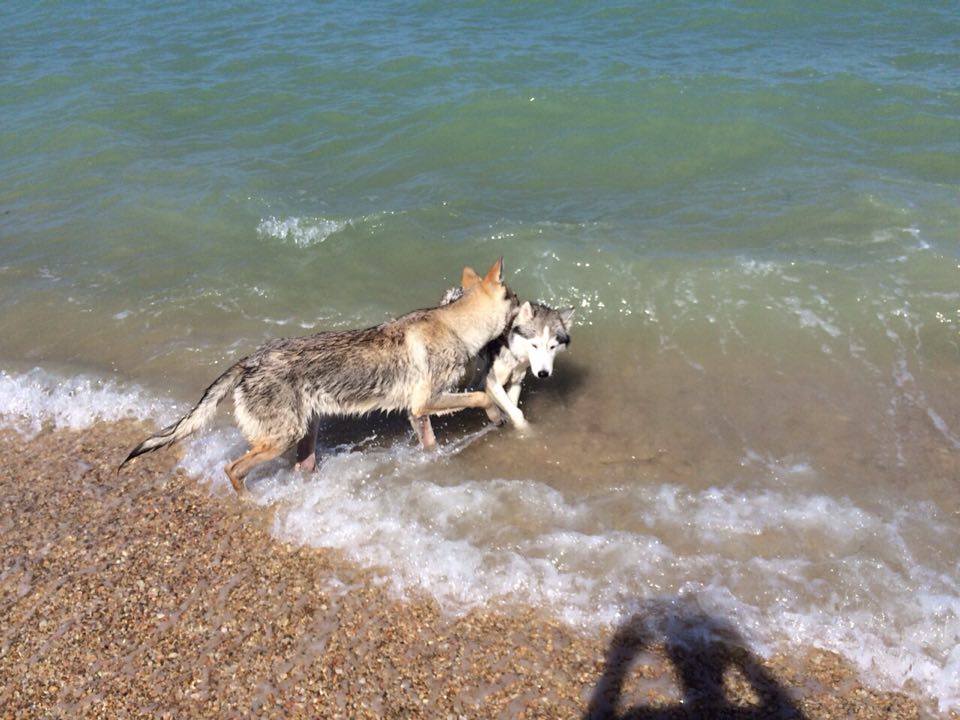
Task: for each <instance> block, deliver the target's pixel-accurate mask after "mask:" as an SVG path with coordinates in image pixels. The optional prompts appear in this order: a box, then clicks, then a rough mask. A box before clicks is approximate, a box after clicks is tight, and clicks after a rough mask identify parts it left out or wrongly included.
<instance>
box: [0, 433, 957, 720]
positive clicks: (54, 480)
mask: <svg viewBox="0 0 960 720" xmlns="http://www.w3.org/2000/svg"><path fill="white" fill-rule="evenodd" d="M144 429H145V426H143V425H140V424H137V423H133V422H122V423H113V424H104V423H101V424H98V425H96V426H94V427H93V428H91V429H89V430H86V431H83V432H72V431H66V430H51V431H50V432H47V433H45V434H41V435H39V436H37V437H36V438H33V439H25V438H24V437H22V436H19V435H17V434H16V433H14V432H13V431H4V432H3V434H2V435H0V468H2V469H0V528H2V533H0V543H2V558H3V566H2V572H0V618H2V629H0V708H2V715H3V717H5V718H40V717H44V718H52V717H63V718H68V717H110V718H121V717H144V716H151V717H171V718H180V717H241V716H257V717H330V718H333V717H344V718H361V717H430V718H463V717H465V718H486V717H490V718H493V717H528V718H581V717H596V718H600V717H611V718H612V717H629V718H672V717H730V718H760V717H776V718H791V717H797V718H799V717H805V718H810V720H814V719H815V718H848V717H856V718H916V717H926V716H927V714H926V712H925V711H924V709H923V708H921V707H920V706H919V705H918V704H917V703H916V702H915V701H913V700H911V699H909V698H907V697H906V696H904V695H903V694H900V693H896V692H884V691H882V690H877V689H871V688H869V687H868V686H866V685H865V684H863V683H862V682H861V680H860V679H859V678H858V677H857V675H856V673H855V672H854V671H853V670H852V669H851V668H850V667H849V666H848V665H847V664H846V663H845V662H844V661H843V659H842V658H841V657H839V656H837V655H835V654H831V653H826V652H823V651H818V650H815V649H812V648H806V647H796V648H790V649H789V651H788V652H784V653H782V654H779V655H776V656H774V657H773V658H770V659H766V660H763V659H760V658H758V657H756V656H755V655H753V654H752V653H751V652H750V651H749V650H748V649H746V648H742V647H739V646H738V641H737V638H736V630H735V628H729V627H725V626H724V622H723V619H722V618H705V617H703V616H697V617H689V618H685V617H684V616H683V613H684V612H687V611H688V610H689V608H687V609H684V606H683V605H682V604H666V605H661V606H660V607H657V608H652V607H651V608H648V609H647V610H645V611H641V612H639V613H638V615H637V616H636V617H635V618H633V619H632V620H631V621H630V622H628V623H626V624H624V625H622V626H620V627H619V628H608V629H605V630H603V631H601V632H595V633H591V634H589V635H585V634H583V633H581V632H578V631H577V630H575V629H571V628H570V627H567V626H564V625H562V624H560V623H558V622H557V621H556V620H551V619H550V618H547V617H545V616H544V615H542V614H539V613H538V612H537V610H536V609H535V608H504V607H500V608H498V609H495V610H491V611H473V612H471V613H469V614H467V615H465V616H462V617H449V616H445V615H444V614H443V613H441V612H440V610H439V609H438V608H437V607H436V605H435V604H434V603H432V602H431V601H430V600H429V599H426V598H418V597H407V598H404V599H402V600H399V599H396V598H393V597H391V596H390V594H389V593H388V592H387V590H386V589H385V588H384V586H383V583H382V582H379V581H378V580H377V577H378V576H377V574H376V573H375V572H372V571H369V570H359V569H357V568H354V567H351V566H350V564H349V563H348V562H346V561H345V560H344V559H343V558H342V557H339V556H338V554H337V553H335V552H332V551H323V550H315V549H309V548H303V547H292V546H286V545H284V544H282V543H279V542H277V541H276V540H275V539H273V538H271V536H270V535H269V533H268V532H267V530H266V529H267V528H268V527H269V523H270V520H271V518H270V516H269V510H266V511H265V510H263V509H261V508H256V507H252V506H250V505H248V504H246V503H243V502H241V501H239V500H237V499H236V498H234V497H230V496H222V497H221V496H215V495H214V494H211V492H210V491H209V489H208V488H207V487H205V486H204V485H203V484H202V483H200V482H199V481H197V480H195V479H193V478H190V477H188V476H186V475H185V474H184V473H183V471H182V470H179V469H175V468H174V465H175V455H174V454H173V453H160V454H157V455H155V456H152V457H151V456H147V457H144V458H142V459H141V460H140V461H138V462H137V463H135V464H134V466H133V467H132V468H131V469H130V470H129V471H128V472H125V473H124V474H123V475H122V476H119V477H118V476H117V475H116V474H115V466H116V461H117V459H118V458H120V457H123V454H124V451H125V449H126V448H128V447H129V446H131V445H132V444H133V442H134V441H135V440H136V439H137V438H138V437H139V436H140V435H141V434H142V433H143V431H144ZM645 613H646V614H647V615H653V614H657V613H659V614H660V616H661V620H663V619H666V620H667V622H666V625H665V626H666V627H669V628H673V630H672V631H671V632H670V633H668V634H667V635H666V636H657V635H655V634H652V633H651V632H650V631H649V628H650V627H652V626H651V624H650V623H649V622H647V620H648V618H647V617H645ZM671 614H673V617H671ZM661 625H663V623H661ZM694 625H696V626H697V627H699V628H703V627H704V626H705V625H707V626H709V627H711V628H712V629H714V630H715V634H714V640H715V641H708V640H706V639H704V637H703V635H697V634H685V631H684V627H692V626H694ZM716 638H720V639H719V640H716ZM951 717H957V715H956V714H953V715H951Z"/></svg>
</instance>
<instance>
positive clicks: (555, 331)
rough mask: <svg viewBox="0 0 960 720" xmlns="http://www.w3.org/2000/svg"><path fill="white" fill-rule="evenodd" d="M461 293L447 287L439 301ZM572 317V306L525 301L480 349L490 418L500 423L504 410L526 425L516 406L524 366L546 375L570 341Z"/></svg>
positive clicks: (522, 427)
mask: <svg viewBox="0 0 960 720" xmlns="http://www.w3.org/2000/svg"><path fill="white" fill-rule="evenodd" d="M462 294H463V290H462V289H461V288H450V289H449V290H447V292H446V293H445V294H444V296H443V300H442V301H441V303H442V304H447V303H451V302H454V301H456V300H457V299H458V298H459V297H461V295H462ZM572 317H573V308H572V307H568V308H563V309H561V310H555V309H554V308H552V307H549V306H547V305H541V304H540V303H531V302H529V301H527V302H525V303H523V304H522V305H520V307H519V308H517V309H516V310H515V311H514V312H513V313H512V315H511V319H510V321H509V323H508V325H507V328H506V330H504V332H503V334H502V335H500V337H498V338H496V339H495V340H492V341H491V342H490V343H489V344H487V346H486V347H484V348H483V350H481V351H480V362H479V365H480V373H481V375H482V376H483V388H484V390H485V391H486V393H487V395H488V396H489V397H490V399H491V400H492V401H493V403H494V404H493V406H491V407H488V408H485V409H486V411H487V417H489V418H490V420H492V421H493V422H495V423H500V422H502V419H503V413H506V415H507V417H508V418H510V422H511V423H513V425H514V427H516V428H517V429H519V430H526V429H528V428H529V423H527V420H526V418H525V417H524V416H523V411H521V410H520V408H519V407H517V403H518V401H519V400H520V387H521V383H522V382H523V377H524V375H526V372H527V369H528V368H529V369H530V372H532V373H533V374H534V375H536V376H537V377H539V378H545V377H549V376H550V374H551V373H552V372H553V360H554V358H555V357H556V354H557V353H558V352H560V351H561V350H564V349H566V347H567V346H568V345H569V344H570V319H571V318H572Z"/></svg>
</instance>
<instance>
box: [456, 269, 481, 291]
mask: <svg viewBox="0 0 960 720" xmlns="http://www.w3.org/2000/svg"><path fill="white" fill-rule="evenodd" d="M478 282H480V276H479V275H477V271H476V270H474V269H473V268H472V267H465V268H464V269H463V274H462V275H461V276H460V287H462V288H463V289H464V290H469V289H470V288H472V287H473V286H474V285H476V284H477V283H478Z"/></svg>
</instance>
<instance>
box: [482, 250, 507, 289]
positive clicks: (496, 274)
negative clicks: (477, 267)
mask: <svg viewBox="0 0 960 720" xmlns="http://www.w3.org/2000/svg"><path fill="white" fill-rule="evenodd" d="M483 282H485V283H486V284H487V285H500V284H501V283H502V282H503V255H501V256H500V259H499V260H497V261H496V262H495V263H494V264H493V265H491V266H490V269H489V270H487V274H486V276H485V277H484V278H483Z"/></svg>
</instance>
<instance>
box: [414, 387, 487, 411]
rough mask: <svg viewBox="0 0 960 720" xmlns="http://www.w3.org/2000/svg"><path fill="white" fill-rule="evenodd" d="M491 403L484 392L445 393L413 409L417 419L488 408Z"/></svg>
mask: <svg viewBox="0 0 960 720" xmlns="http://www.w3.org/2000/svg"><path fill="white" fill-rule="evenodd" d="M491 404H492V401H491V400H490V398H489V397H487V394H486V393H485V392H461V393H452V392H445V393H440V394H439V395H435V396H434V397H432V398H430V399H429V400H428V401H427V402H426V403H425V404H424V405H421V406H420V407H416V408H414V409H413V414H414V415H415V416H417V417H421V416H423V415H449V414H450V413H455V412H459V411H460V410H466V409H467V408H488V407H490V405H491Z"/></svg>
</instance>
